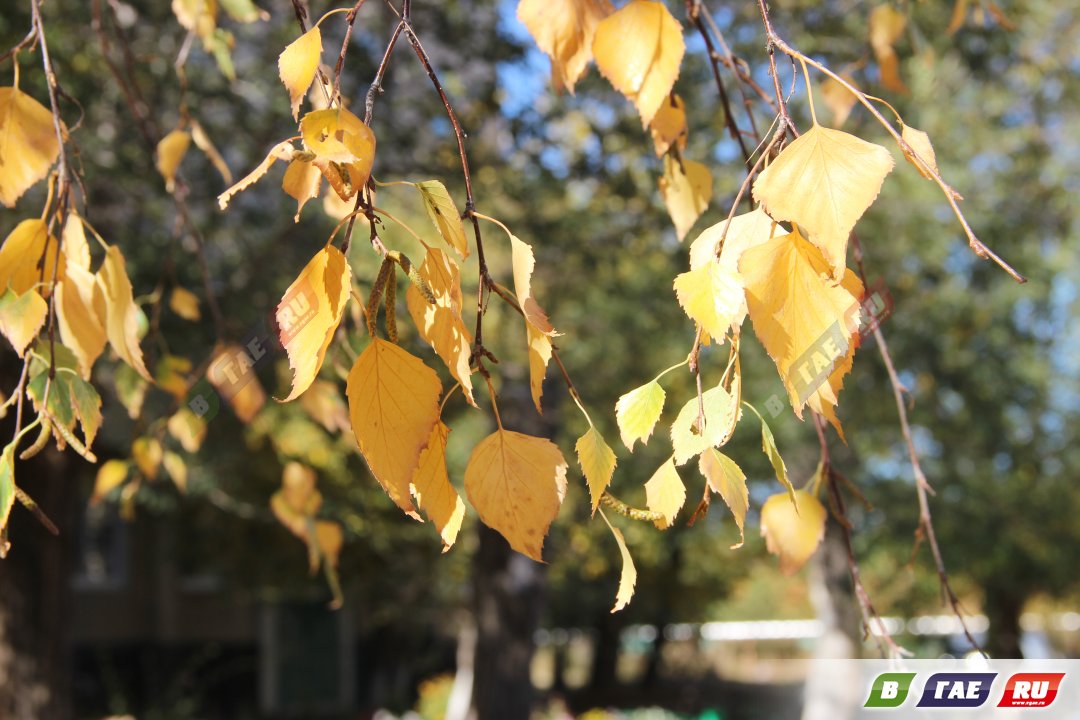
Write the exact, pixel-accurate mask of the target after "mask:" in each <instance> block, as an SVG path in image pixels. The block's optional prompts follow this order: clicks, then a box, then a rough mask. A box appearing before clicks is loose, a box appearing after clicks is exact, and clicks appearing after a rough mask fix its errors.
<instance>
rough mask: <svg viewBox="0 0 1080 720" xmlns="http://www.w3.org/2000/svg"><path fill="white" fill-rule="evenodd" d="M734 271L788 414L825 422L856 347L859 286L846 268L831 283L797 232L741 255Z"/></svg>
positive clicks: (819, 255) (822, 260) (835, 422)
mask: <svg viewBox="0 0 1080 720" xmlns="http://www.w3.org/2000/svg"><path fill="white" fill-rule="evenodd" d="M739 269H740V271H741V273H742V276H743V279H744V281H745V283H746V301H747V305H748V306H749V309H750V319H751V320H752V321H753V323H754V331H755V333H756V334H757V336H758V338H759V339H760V340H761V343H762V344H763V345H764V346H765V350H766V351H767V352H768V353H769V356H770V357H771V358H772V359H773V362H775V363H776V368H777V370H778V371H779V373H780V377H781V379H782V380H783V381H784V386H785V387H786V388H787V391H788V396H789V397H790V399H791V405H792V407H793V408H794V409H795V413H796V414H797V415H798V416H799V417H800V418H801V417H802V409H803V407H804V406H805V405H807V404H809V405H810V407H811V408H812V409H814V410H816V411H817V412H819V413H822V414H823V415H825V416H826V417H828V418H829V420H830V422H832V423H833V425H834V426H835V427H837V429H838V430H839V421H838V420H836V415H835V413H834V412H833V409H832V408H833V407H834V406H835V405H836V402H837V398H836V394H837V393H838V392H839V390H840V387H841V386H842V384H843V380H842V379H843V376H844V375H845V374H847V372H848V371H849V370H850V369H851V361H852V358H853V357H854V355H855V348H856V347H857V346H858V344H859V334H858V325H859V317H860V304H859V299H860V298H861V297H862V294H863V287H862V283H861V282H859V279H858V278H857V277H856V276H855V274H854V273H853V272H851V271H850V270H847V271H846V272H845V274H844V275H843V277H842V279H841V281H840V282H836V281H834V280H832V279H831V278H830V277H829V275H828V272H829V266H828V263H826V261H825V258H824V257H823V256H822V253H821V251H820V250H818V248H816V247H815V246H813V245H811V244H810V243H809V242H808V241H807V240H806V239H805V238H803V237H802V235H801V234H800V233H799V231H798V229H797V228H796V230H795V231H794V232H792V233H791V234H789V235H784V236H781V237H778V238H774V239H772V240H770V241H769V242H767V243H764V244H763V245H759V246H757V247H755V248H753V249H751V250H747V251H746V252H745V253H743V256H742V259H741V261H740V262H739Z"/></svg>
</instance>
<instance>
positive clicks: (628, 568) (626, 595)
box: [600, 510, 637, 613]
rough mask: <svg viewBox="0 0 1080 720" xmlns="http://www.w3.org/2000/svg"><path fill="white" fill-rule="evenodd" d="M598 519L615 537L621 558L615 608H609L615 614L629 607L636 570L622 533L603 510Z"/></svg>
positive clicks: (635, 583) (635, 580)
mask: <svg viewBox="0 0 1080 720" xmlns="http://www.w3.org/2000/svg"><path fill="white" fill-rule="evenodd" d="M600 517H602V518H604V522H605V523H607V526H608V528H610V529H611V534H612V535H614V536H615V542H616V543H618V545H619V554H620V555H621V556H622V571H621V572H620V573H619V591H618V592H617V593H616V594H615V606H614V607H613V608H611V612H613V613H615V612H619V611H620V610H622V609H623V608H624V607H626V606H627V605H629V604H630V599H631V598H632V597H634V586H635V585H637V568H635V567H634V558H633V557H631V555H630V549H629V548H628V547H626V540H625V538H623V534H622V531H621V530H619V528H617V527H615V526H614V525H612V524H611V521H610V520H608V519H607V515H605V514H604V511H603V510H601V511H600Z"/></svg>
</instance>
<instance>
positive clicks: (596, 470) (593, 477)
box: [574, 425, 617, 512]
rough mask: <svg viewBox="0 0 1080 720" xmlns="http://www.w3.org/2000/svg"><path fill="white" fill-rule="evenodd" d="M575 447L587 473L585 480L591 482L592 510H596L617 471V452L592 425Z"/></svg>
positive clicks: (580, 462)
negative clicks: (613, 450)
mask: <svg viewBox="0 0 1080 720" xmlns="http://www.w3.org/2000/svg"><path fill="white" fill-rule="evenodd" d="M574 449H575V450H577V456H578V464H579V465H581V471H582V472H583V473H585V480H586V482H588V484H589V495H590V496H591V497H592V510H593V512H596V508H597V507H599V506H600V498H601V496H602V495H603V494H604V490H606V489H607V486H608V485H609V484H610V483H611V476H612V475H613V474H614V473H615V465H616V463H617V461H616V460H615V453H614V452H612V450H611V448H610V447H608V444H607V443H606V442H604V436H603V435H601V434H600V431H599V430H597V429H596V428H595V427H593V426H592V425H590V426H589V429H588V430H587V431H586V432H585V434H584V435H582V436H581V437H580V438H578V441H577V444H576V445H575V446H574Z"/></svg>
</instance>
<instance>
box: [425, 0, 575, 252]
mask: <svg viewBox="0 0 1080 720" xmlns="http://www.w3.org/2000/svg"><path fill="white" fill-rule="evenodd" d="M589 1H591V0H589ZM416 189H417V190H419V191H420V197H421V198H423V200H424V209H425V210H427V214H428V217H429V218H431V222H432V224H434V225H435V229H436V230H438V231H439V235H440V236H442V239H443V240H445V241H446V244H447V245H449V246H450V247H452V248H454V250H456V251H457V253H458V255H460V256H461V257H463V258H464V257H468V256H469V241H468V239H466V237H465V225H464V224H463V223H462V222H461V214H460V213H459V212H458V209H457V206H456V205H454V200H453V198H451V197H450V193H449V192H448V191H447V189H446V186H445V185H443V184H442V183H441V182H439V181H438V180H426V181H424V182H418V183H416Z"/></svg>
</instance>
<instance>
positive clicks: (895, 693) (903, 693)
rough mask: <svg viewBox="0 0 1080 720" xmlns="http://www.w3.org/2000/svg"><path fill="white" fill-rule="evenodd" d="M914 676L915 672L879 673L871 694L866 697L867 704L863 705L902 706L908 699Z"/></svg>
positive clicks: (871, 688) (879, 706) (877, 706)
mask: <svg viewBox="0 0 1080 720" xmlns="http://www.w3.org/2000/svg"><path fill="white" fill-rule="evenodd" d="M914 678H915V673H913V672H887V673H882V674H881V675H878V676H877V677H876V678H875V679H874V684H873V685H872V686H870V695H869V696H868V697H867V698H866V704H865V705H863V707H868V708H895V707H900V706H901V705H903V704H904V701H905V700H907V696H908V691H909V690H910V689H911V681H912V680H913V679H914Z"/></svg>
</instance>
